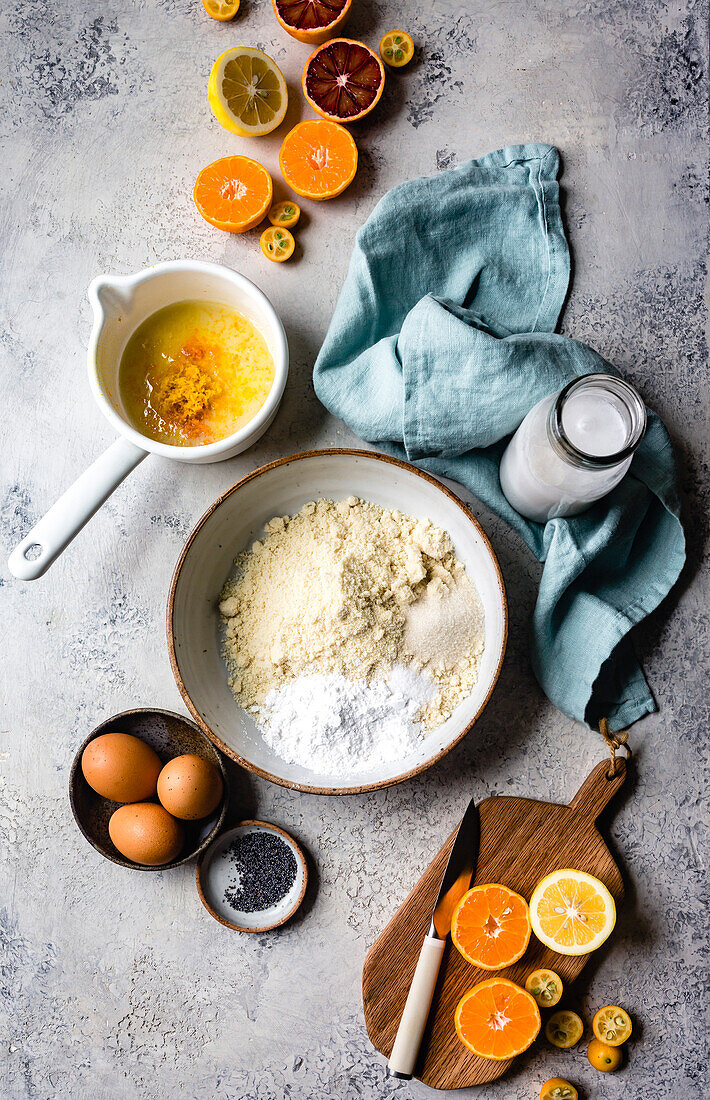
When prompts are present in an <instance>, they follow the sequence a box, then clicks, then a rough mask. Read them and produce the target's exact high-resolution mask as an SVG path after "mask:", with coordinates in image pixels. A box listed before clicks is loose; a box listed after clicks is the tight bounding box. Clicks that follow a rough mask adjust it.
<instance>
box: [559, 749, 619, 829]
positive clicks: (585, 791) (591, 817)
mask: <svg viewBox="0 0 710 1100" xmlns="http://www.w3.org/2000/svg"><path fill="white" fill-rule="evenodd" d="M625 779H626V761H625V760H624V759H623V758H622V757H620V756H617V757H616V760H615V770H614V772H613V773H612V770H611V763H610V761H609V760H602V761H601V763H599V764H597V766H596V768H594V769H593V770H592V771H591V772H590V773H589V775H588V776H587V778H586V779H585V780H584V783H583V784H582V786H581V787H580V788H579V790H578V791H577V793H576V795H575V796H574V798H573V799H572V801H571V802H570V804H569V805H570V809H571V810H574V812H575V814H576V815H577V816H578V817H580V818H582V819H583V820H586V821H588V822H590V824H594V822H595V821H596V819H597V818H598V817H599V814H600V813H601V812H602V810H603V809H604V807H605V806H607V805H608V804H609V802H611V800H612V798H613V797H614V795H615V794H616V792H617V791H618V790H619V788H620V787H621V786H622V785H623V783H624V780H625Z"/></svg>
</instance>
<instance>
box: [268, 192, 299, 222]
mask: <svg viewBox="0 0 710 1100" xmlns="http://www.w3.org/2000/svg"><path fill="white" fill-rule="evenodd" d="M300 216H301V207H300V206H299V205H298V203H297V202H293V201H292V200H291V199H287V200H286V202H277V203H275V205H274V206H272V207H271V210H269V213H268V214H267V217H268V219H269V221H270V222H271V224H272V225H280V226H281V227H282V228H283V229H293V227H294V225H296V223H297V222H298V219H299V218H300Z"/></svg>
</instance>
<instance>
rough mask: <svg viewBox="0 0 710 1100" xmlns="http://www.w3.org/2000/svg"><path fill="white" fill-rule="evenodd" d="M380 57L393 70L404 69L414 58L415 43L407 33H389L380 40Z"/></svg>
mask: <svg viewBox="0 0 710 1100" xmlns="http://www.w3.org/2000/svg"><path fill="white" fill-rule="evenodd" d="M380 57H381V58H382V60H383V61H384V63H385V65H389V66H390V67H391V68H392V69H402V68H404V66H405V65H408V64H409V62H410V61H411V60H412V58H413V57H414V42H413V41H412V37H411V35H409V34H407V32H406V31H389V33H388V34H385V35H383V36H382V38H381V39H380Z"/></svg>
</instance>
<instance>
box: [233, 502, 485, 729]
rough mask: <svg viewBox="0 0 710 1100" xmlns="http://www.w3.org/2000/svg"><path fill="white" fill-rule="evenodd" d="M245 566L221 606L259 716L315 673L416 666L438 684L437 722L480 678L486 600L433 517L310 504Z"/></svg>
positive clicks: (359, 505)
mask: <svg viewBox="0 0 710 1100" xmlns="http://www.w3.org/2000/svg"><path fill="white" fill-rule="evenodd" d="M235 566H236V570H235V574H234V576H233V577H232V578H231V579H230V580H229V581H228V582H227V584H226V585H225V587H224V590H223V592H222V594H221V601H220V605H219V606H220V613H221V615H222V618H223V621H224V657H225V660H226V663H227V667H228V672H229V683H230V686H231V688H232V691H233V693H234V695H235V697H236V699H237V701H238V702H239V704H240V705H241V706H242V707H244V708H245V709H247V710H249V711H251V712H252V713H253V714H255V716H258V715H259V714H260V713H261V712H262V711H264V712H266V711H267V710H268V707H266V708H265V701H266V697H267V695H268V694H269V693H270V692H278V689H279V688H282V687H283V686H284V685H286V684H288V683H290V682H291V681H293V680H296V679H297V678H298V677H301V676H304V675H308V676H312V675H314V674H316V675H327V674H337V675H340V676H344V677H347V678H348V679H350V680H360V681H365V682H366V683H367V684H373V683H374V682H375V681H379V680H387V678H388V676H389V674H390V673H391V672H392V670H393V669H394V668H395V666H409V667H410V668H411V671H412V672H415V673H419V672H422V671H424V672H426V674H427V675H428V676H429V677H431V680H432V682H433V691H432V695H431V697H430V698H429V699H428V700H427V701H425V702H424V703H422V705H421V707H420V709H419V713H418V720H419V721H420V722H421V724H422V726H423V728H424V729H433V728H434V727H436V726H438V725H440V724H441V723H442V722H444V721H445V720H446V719H447V718H448V717H449V716H450V714H451V712H452V711H453V710H454V708H455V707H456V705H457V704H458V703H459V702H460V701H461V700H462V699H464V698H465V697H466V696H467V695H469V694H470V692H471V689H472V688H473V686H474V684H475V683H476V680H477V678H478V665H479V661H480V657H481V653H482V652H483V646H484V620H483V608H482V606H481V602H480V598H479V596H478V593H477V591H476V588H475V586H474V584H473V582H472V581H471V579H470V578H469V577H468V576H467V575H466V572H465V568H464V566H463V565H462V563H461V562H460V561H459V560H458V559H457V558H456V556H455V554H454V549H453V545H452V542H451V539H450V537H449V535H448V534H447V533H446V532H445V531H442V530H440V529H439V528H437V527H435V526H434V525H433V524H431V523H430V522H428V521H421V520H417V519H414V518H412V517H411V516H406V515H404V514H403V513H402V512H399V511H397V510H393V511H387V510H385V509H383V508H380V507H379V506H378V505H376V504H371V503H369V502H368V501H364V500H359V499H358V498H356V497H349V498H348V499H347V500H344V501H340V502H338V503H336V502H334V501H332V500H318V501H310V502H309V503H308V504H305V505H304V506H303V508H302V509H301V511H300V512H298V514H297V515H294V516H277V517H275V518H274V519H271V520H270V521H269V522H268V523H267V524H266V528H265V534H264V536H263V537H262V538H260V539H258V540H257V541H255V542H254V543H253V544H252V546H251V547H250V548H249V549H247V550H245V551H243V552H242V553H241V554H240V555H239V556H238V557H237V559H236V562H235ZM272 698H273V696H272Z"/></svg>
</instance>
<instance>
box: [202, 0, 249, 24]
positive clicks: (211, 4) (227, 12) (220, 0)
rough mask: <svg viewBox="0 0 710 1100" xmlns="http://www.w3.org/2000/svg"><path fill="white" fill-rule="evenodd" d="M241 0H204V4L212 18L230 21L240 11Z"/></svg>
mask: <svg viewBox="0 0 710 1100" xmlns="http://www.w3.org/2000/svg"><path fill="white" fill-rule="evenodd" d="M240 3H241V0H202V6H203V8H204V9H205V11H206V12H207V14H208V15H209V17H210V18H211V19H216V20H217V22H218V23H228V22H229V20H230V19H234V16H235V15H236V14H237V12H238V11H239V4H240Z"/></svg>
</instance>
